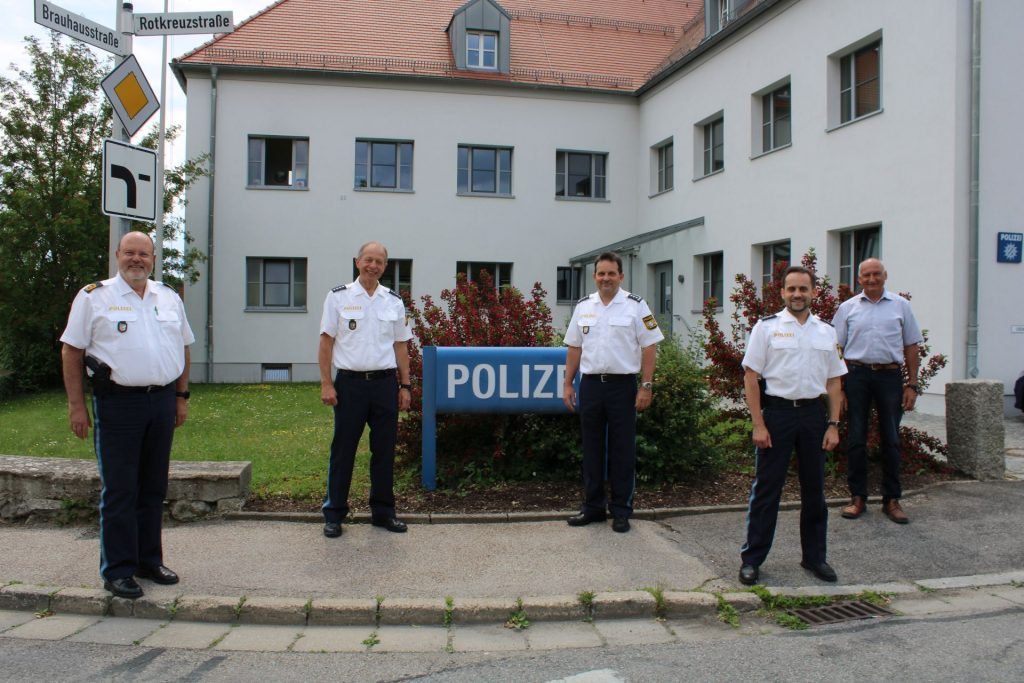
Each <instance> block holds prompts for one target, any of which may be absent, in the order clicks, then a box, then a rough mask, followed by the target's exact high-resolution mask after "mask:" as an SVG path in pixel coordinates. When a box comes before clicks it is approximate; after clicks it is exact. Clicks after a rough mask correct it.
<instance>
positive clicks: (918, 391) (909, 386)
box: [903, 384, 921, 395]
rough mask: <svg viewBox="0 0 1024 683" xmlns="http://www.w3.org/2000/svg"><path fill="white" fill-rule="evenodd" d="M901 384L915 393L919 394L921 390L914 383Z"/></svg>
mask: <svg viewBox="0 0 1024 683" xmlns="http://www.w3.org/2000/svg"><path fill="white" fill-rule="evenodd" d="M903 386H905V387H906V388H908V389H913V390H914V393H915V394H918V395H920V394H921V390H920V389H918V388H917V385H916V384H904V385H903Z"/></svg>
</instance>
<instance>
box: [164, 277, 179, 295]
mask: <svg viewBox="0 0 1024 683" xmlns="http://www.w3.org/2000/svg"><path fill="white" fill-rule="evenodd" d="M160 284H162V285H163V286H164V287H166V288H167V289H170V290H173V291H175V292H177V291H178V290H176V289H174V285H172V284H171V283H169V282H164V281H163V280H161V281H160Z"/></svg>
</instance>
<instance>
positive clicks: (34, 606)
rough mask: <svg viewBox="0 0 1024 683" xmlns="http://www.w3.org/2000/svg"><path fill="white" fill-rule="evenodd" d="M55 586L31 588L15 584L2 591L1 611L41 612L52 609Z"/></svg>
mask: <svg viewBox="0 0 1024 683" xmlns="http://www.w3.org/2000/svg"><path fill="white" fill-rule="evenodd" d="M55 590H57V589H56V588H55V587H54V586H29V585H26V584H23V583H15V584H11V585H10V586H5V587H4V588H3V589H0V609H17V610H27V611H29V612H41V611H43V610H46V609H49V608H50V594H51V593H53V592H54V591H55Z"/></svg>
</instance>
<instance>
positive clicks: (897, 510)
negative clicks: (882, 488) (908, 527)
mask: <svg viewBox="0 0 1024 683" xmlns="http://www.w3.org/2000/svg"><path fill="white" fill-rule="evenodd" d="M882 512H884V513H885V516H886V517H888V518H889V519H891V520H892V521H894V522H896V523H897V524H907V523H908V522H910V518H909V517H907V513H905V512H904V511H903V508H901V507H900V501H898V500H896V499H895V498H893V499H892V500H890V501H889V502H888V503H885V504H883V505H882Z"/></svg>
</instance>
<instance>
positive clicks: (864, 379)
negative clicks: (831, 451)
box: [844, 365, 903, 501]
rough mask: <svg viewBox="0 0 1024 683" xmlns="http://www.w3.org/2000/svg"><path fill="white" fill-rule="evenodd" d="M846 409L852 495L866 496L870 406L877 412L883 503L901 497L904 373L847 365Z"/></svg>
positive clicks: (849, 479) (847, 477)
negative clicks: (901, 429)
mask: <svg viewBox="0 0 1024 683" xmlns="http://www.w3.org/2000/svg"><path fill="white" fill-rule="evenodd" d="M844 388H845V391H846V410H847V422H848V427H849V432H848V437H847V442H846V455H847V459H848V471H847V474H846V483H847V484H848V485H849V487H850V495H851V496H863V497H864V498H867V495H868V423H869V421H870V419H871V404H872V402H874V405H875V410H876V411H877V412H878V433H879V436H880V437H881V442H882V443H881V454H882V500H883V501H888V500H890V499H893V498H896V499H898V498H900V496H901V495H902V494H903V490H902V488H901V487H900V420H901V419H902V418H903V371H902V370H900V369H899V368H895V369H892V370H872V369H871V368H864V367H859V366H856V365H851V366H850V372H849V374H847V375H846V382H845V386H844Z"/></svg>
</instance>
